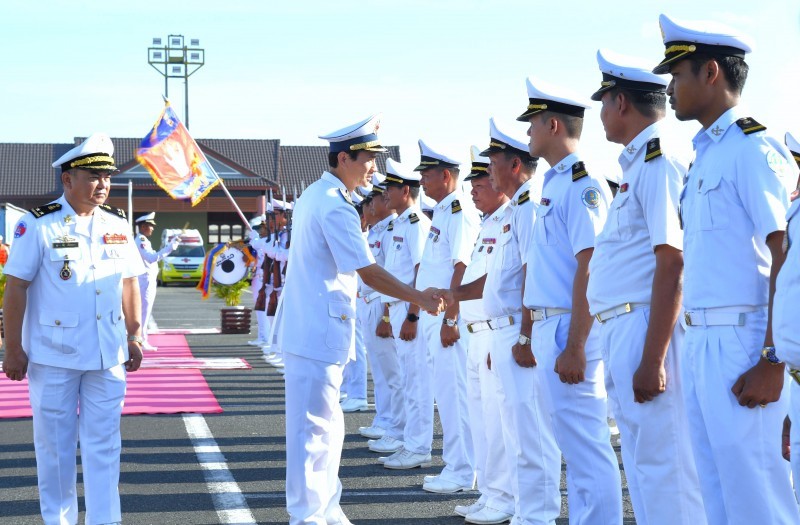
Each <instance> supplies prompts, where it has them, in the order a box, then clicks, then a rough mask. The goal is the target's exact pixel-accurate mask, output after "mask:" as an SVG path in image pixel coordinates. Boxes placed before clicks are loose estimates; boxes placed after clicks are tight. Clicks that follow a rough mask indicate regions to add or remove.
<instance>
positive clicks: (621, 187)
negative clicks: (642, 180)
mask: <svg viewBox="0 0 800 525" xmlns="http://www.w3.org/2000/svg"><path fill="white" fill-rule="evenodd" d="M626 191H628V183H627V182H625V183H623V184H622V186H620V187H619V192H620V193H625V192H626Z"/></svg>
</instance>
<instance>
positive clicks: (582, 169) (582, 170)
mask: <svg viewBox="0 0 800 525" xmlns="http://www.w3.org/2000/svg"><path fill="white" fill-rule="evenodd" d="M588 176H589V172H588V171H586V166H584V165H583V161H581V160H579V161H578V162H576V163H575V164H573V165H572V182H575V181H576V180H581V179H582V178H584V177H588Z"/></svg>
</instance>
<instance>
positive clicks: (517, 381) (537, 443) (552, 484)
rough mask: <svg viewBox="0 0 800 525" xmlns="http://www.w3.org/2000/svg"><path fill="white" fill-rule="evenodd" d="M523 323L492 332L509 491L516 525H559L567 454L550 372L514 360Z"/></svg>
mask: <svg viewBox="0 0 800 525" xmlns="http://www.w3.org/2000/svg"><path fill="white" fill-rule="evenodd" d="M519 323H520V318H519V317H515V319H514V324H513V325H511V326H506V327H504V328H500V329H499V330H494V331H491V332H490V333H491V334H492V335H491V336H492V338H493V344H492V375H494V376H495V377H496V378H497V379H496V381H497V384H498V386H499V392H498V395H497V397H498V401H499V403H498V405H499V406H500V415H501V418H502V429H503V439H504V440H505V448H506V450H507V451H508V452H507V453H508V462H509V465H510V467H509V470H510V478H511V481H510V483H509V487H510V488H511V490H512V493H513V496H514V505H515V507H514V511H513V514H514V525H531V524H536V525H545V524H546V525H554V524H555V520H556V518H558V516H559V515H560V514H561V490H560V485H561V451H560V450H559V448H558V445H557V444H556V439H555V435H554V433H553V424H552V422H551V417H550V408H549V405H548V396H547V392H546V389H547V385H546V383H545V378H544V375H543V374H546V373H547V372H548V370H547V369H545V368H543V366H542V364H541V362H540V363H539V366H536V367H533V368H523V367H521V366H519V365H518V364H517V362H516V361H515V360H514V356H513V355H512V353H511V348H512V347H513V346H514V345H515V344H516V343H517V340H518V339H519ZM481 333H483V332H481ZM475 335H480V333H479V334H475Z"/></svg>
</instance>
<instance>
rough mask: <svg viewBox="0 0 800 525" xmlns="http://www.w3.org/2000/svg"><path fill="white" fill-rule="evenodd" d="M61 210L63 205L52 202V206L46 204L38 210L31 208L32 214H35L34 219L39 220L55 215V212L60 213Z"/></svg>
mask: <svg viewBox="0 0 800 525" xmlns="http://www.w3.org/2000/svg"><path fill="white" fill-rule="evenodd" d="M60 209H61V205H60V204H59V203H57V202H51V203H50V204H45V205H44V206H39V207H38V208H31V209H30V212H31V213H32V214H33V216H34V217H36V218H37V219H39V218H41V217H44V216H45V215H47V214H50V213H53V212H54V211H58V210H60Z"/></svg>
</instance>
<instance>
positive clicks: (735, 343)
mask: <svg viewBox="0 0 800 525" xmlns="http://www.w3.org/2000/svg"><path fill="white" fill-rule="evenodd" d="M740 117H742V114H741V112H740V110H739V109H738V107H734V108H731V109H729V110H728V111H726V112H725V113H723V114H722V115H720V117H719V118H718V119H717V120H716V122H714V123H713V124H711V125H710V126H708V128H705V129H702V130H700V131H699V132H698V133H697V135H695V137H694V139H693V142H694V148H695V153H696V158H695V161H694V163H693V165H692V166H691V167H690V168H689V172H688V174H687V177H686V181H685V186H684V188H683V192H682V194H681V216H682V219H683V233H684V240H683V247H684V292H683V305H684V308H685V309H686V313H685V318H686V321H687V325H688V328H687V331H686V339H685V343H684V344H685V350H684V356H685V359H684V360H683V362H682V364H681V367H682V371H683V379H684V390H685V392H686V406H687V413H688V416H689V424H690V429H691V432H690V434H691V437H692V447H693V450H694V455H695V461H696V463H697V473H698V475H699V477H700V486H701V488H702V493H703V503H704V505H705V509H706V515H707V516H708V521H709V523H714V524H716V523H730V524H745V523H756V522H760V523H775V524H784V523H798V522H800V517H798V511H797V503H796V501H795V498H794V494H793V493H792V489H791V484H790V483H789V464H788V463H787V462H786V461H784V460H783V458H782V457H781V453H780V450H781V426H782V423H783V419H784V416H785V415H786V413H787V411H788V396H787V395H782V396H781V399H780V400H779V401H777V402H775V403H770V404H768V405H767V406H766V407H764V408H760V407H756V408H755V409H749V408H747V407H742V406H740V405H739V401H738V400H737V399H736V397H735V396H734V395H733V393H732V392H731V387H732V386H733V384H734V383H735V382H736V380H737V379H738V378H739V376H741V375H742V374H743V373H744V372H746V371H747V370H749V369H750V368H751V367H752V366H753V365H755V364H756V363H757V362H758V360H759V359H761V357H760V353H761V347H762V346H763V344H764V335H765V330H766V328H767V304H768V302H769V273H770V266H771V256H770V253H769V249H768V248H767V246H766V238H767V236H768V235H769V234H770V233H772V232H776V231H781V230H783V228H784V225H785V216H786V208H787V206H788V197H787V188H789V187H791V186H792V185H793V184H794V182H795V180H790V179H794V177H790V176H789V175H790V171H789V170H788V169H787V168H788V165H789V164H788V161H789V160H790V159H791V158H792V157H791V154H790V153H789V151H788V150H786V149H785V146H784V145H783V144H781V143H780V142H778V141H777V140H774V139H772V138H771V137H769V136H767V135H766V134H765V133H764V132H763V131H759V129H762V130H763V129H764V128H763V127H760V126H759V125H758V124H757V123H755V122H754V121H753V120H752V119H749V118H740ZM792 173H793V172H792ZM785 386H786V387H787V388H788V386H789V385H788V383H786V384H785ZM784 392H788V389H785V390H784ZM765 486H769V487H770V490H769V491H768V492H765V491H764V490H763V487H765Z"/></svg>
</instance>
